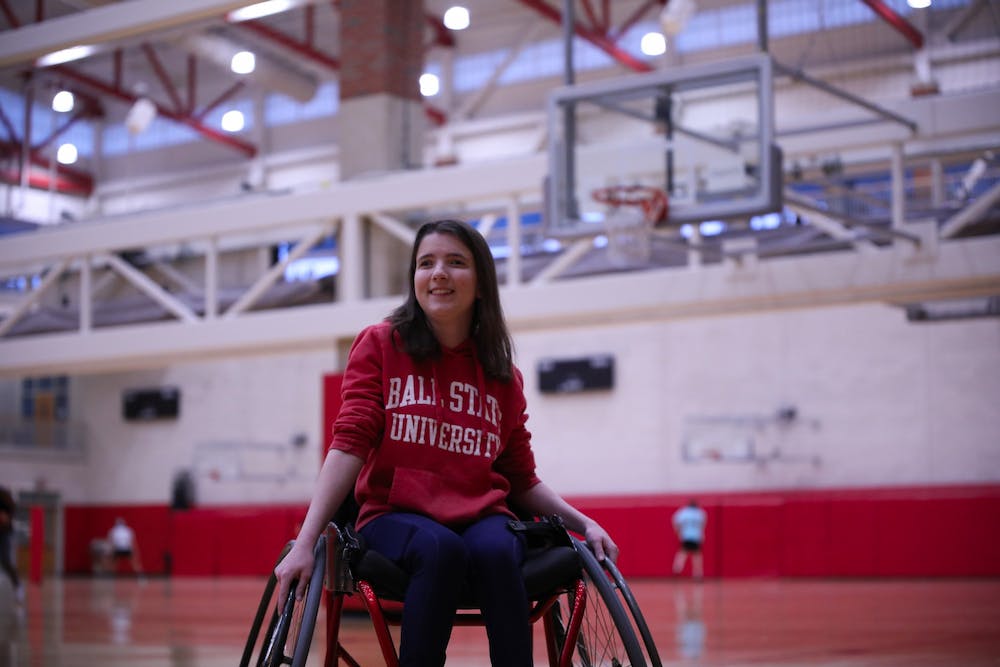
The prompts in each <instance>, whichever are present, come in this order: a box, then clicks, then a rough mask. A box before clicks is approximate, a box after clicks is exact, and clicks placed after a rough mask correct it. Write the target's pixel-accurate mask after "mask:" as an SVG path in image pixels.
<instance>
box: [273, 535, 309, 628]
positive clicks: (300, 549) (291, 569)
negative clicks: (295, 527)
mask: <svg viewBox="0 0 1000 667" xmlns="http://www.w3.org/2000/svg"><path fill="white" fill-rule="evenodd" d="M314 563H315V559H314V558H313V550H312V547H311V546H310V545H308V544H305V543H303V542H302V540H298V541H296V542H295V544H294V545H293V546H292V548H291V550H289V552H288V553H287V554H286V555H285V557H284V558H282V559H281V562H280V563H278V565H277V567H275V568H274V576H275V577H276V578H277V579H278V613H281V610H282V608H283V607H284V605H285V599H286V598H287V597H288V591H289V590H290V589H291V587H292V582H293V581H295V580H296V579H297V580H298V585H297V586H296V587H295V599H296V600H301V599H302V596H303V595H305V592H306V586H307V585H308V584H309V578H310V577H312V570H313V564H314Z"/></svg>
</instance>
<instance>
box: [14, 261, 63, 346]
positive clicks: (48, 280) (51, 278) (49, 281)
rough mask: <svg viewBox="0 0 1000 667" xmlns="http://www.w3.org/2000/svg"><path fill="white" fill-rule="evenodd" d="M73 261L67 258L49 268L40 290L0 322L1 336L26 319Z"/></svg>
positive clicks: (25, 299)
mask: <svg viewBox="0 0 1000 667" xmlns="http://www.w3.org/2000/svg"><path fill="white" fill-rule="evenodd" d="M71 259H72V258H66V259H63V260H60V261H59V262H58V263H57V264H55V265H54V266H52V267H51V268H49V270H48V273H46V274H45V277H44V278H42V282H41V283H40V284H39V285H38V289H36V290H35V291H33V292H32V293H31V294H28V295H27V296H26V297H24V299H22V300H21V303H19V304H17V306H15V307H14V310H12V311H11V313H10V315H8V316H7V318H6V319H5V320H4V321H3V322H0V336H4V335H6V333H7V332H8V331H10V330H11V329H12V328H13V327H14V325H15V324H17V322H18V320H20V319H21V318H22V317H24V314H25V313H27V312H28V309H29V308H31V306H32V305H34V304H35V303H36V302H37V301H38V300H39V299H40V298H41V297H42V294H44V293H45V290H47V289H48V288H50V287H52V285H53V284H54V283H55V282H56V281H57V280H59V277H60V276H62V274H63V271H65V270H66V267H67V266H69V263H70V260H71Z"/></svg>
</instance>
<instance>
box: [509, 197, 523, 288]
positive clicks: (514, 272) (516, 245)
mask: <svg viewBox="0 0 1000 667" xmlns="http://www.w3.org/2000/svg"><path fill="white" fill-rule="evenodd" d="M507 245H508V246H510V255H508V256H507V284H508V285H520V284H521V206H520V204H519V203H518V201H517V197H516V196H512V197H511V198H510V199H508V200H507Z"/></svg>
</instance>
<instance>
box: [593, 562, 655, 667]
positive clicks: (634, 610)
mask: <svg viewBox="0 0 1000 667" xmlns="http://www.w3.org/2000/svg"><path fill="white" fill-rule="evenodd" d="M601 565H603V566H604V569H605V570H607V572H608V574H610V575H611V579H612V580H613V581H614V585H615V588H616V589H617V591H618V594H619V595H621V597H622V599H623V600H625V607H626V609H628V612H629V613H630V614H631V615H632V623H633V624H634V625H635V627H636V629H637V630H638V631H639V636H640V637H642V643H643V645H644V646H645V647H646V657H647V658H648V659H649V664H650V666H651V667H663V663H662V662H661V661H660V652H659V651H657V650H656V644H655V643H653V634H652V633H651V632H650V631H649V626H648V625H647V624H646V617H645V616H643V615H642V610H641V609H639V603H638V602H636V599H635V596H634V595H632V589H631V588H629V586H628V583H627V582H626V581H625V578H624V577H622V573H621V572H619V571H618V566H617V565H615V564H614V563H612V562H610V561H605V562H603V563H601Z"/></svg>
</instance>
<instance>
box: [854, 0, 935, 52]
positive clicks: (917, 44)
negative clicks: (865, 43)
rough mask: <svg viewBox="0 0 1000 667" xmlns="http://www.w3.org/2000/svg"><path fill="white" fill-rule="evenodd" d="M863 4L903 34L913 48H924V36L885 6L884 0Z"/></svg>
mask: <svg viewBox="0 0 1000 667" xmlns="http://www.w3.org/2000/svg"><path fill="white" fill-rule="evenodd" d="M861 2H863V3H865V4H866V5H868V6H869V7H870V8H871V10H872V11H873V12H875V13H876V14H878V15H879V16H880V17H882V19H883V20H885V22H886V23H888V24H889V25H891V26H892V27H893V28H895V29H896V30H898V31H899V32H900V33H902V35H903V37H905V38H906V39H907V40H908V41H909V42H910V43H911V44H913V48H915V49H920V48H923V46H924V36H923V35H922V34H921V33H920V31H919V30H917V29H916V28H914V27H913V25H911V24H910V22H909V21H907V20H906V19H904V18H903V17H902V16H900V15H899V14H897V13H896V11H895V10H894V9H893V8H892V7H890V6H889V5H887V4H885V2H883V0H861Z"/></svg>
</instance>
